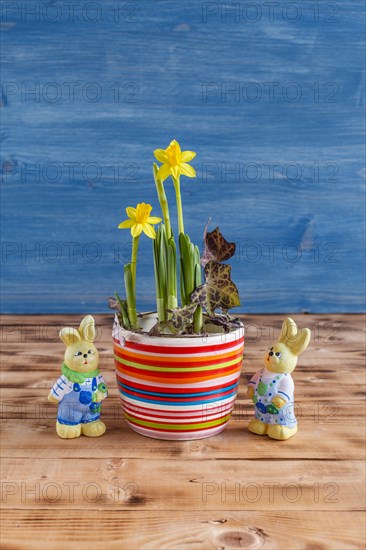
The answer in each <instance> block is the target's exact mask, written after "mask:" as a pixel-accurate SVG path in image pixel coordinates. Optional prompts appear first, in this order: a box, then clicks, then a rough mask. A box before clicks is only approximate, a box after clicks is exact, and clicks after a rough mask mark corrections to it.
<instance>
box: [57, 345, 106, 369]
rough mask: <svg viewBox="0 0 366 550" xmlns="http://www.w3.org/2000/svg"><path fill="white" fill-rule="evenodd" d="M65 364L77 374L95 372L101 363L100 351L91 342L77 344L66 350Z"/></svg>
mask: <svg viewBox="0 0 366 550" xmlns="http://www.w3.org/2000/svg"><path fill="white" fill-rule="evenodd" d="M65 363H66V365H67V366H68V367H69V368H70V369H72V370H75V371H76V372H89V371H92V370H95V369H96V368H97V367H98V363H99V355H98V351H97V349H96V347H95V346H94V344H92V343H91V342H85V341H83V340H81V341H79V342H75V344H71V346H68V347H67V348H66V350H65Z"/></svg>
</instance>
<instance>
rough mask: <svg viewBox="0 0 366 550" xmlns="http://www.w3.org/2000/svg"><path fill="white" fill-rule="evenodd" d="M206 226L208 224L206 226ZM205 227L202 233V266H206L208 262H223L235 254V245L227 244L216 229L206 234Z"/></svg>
mask: <svg viewBox="0 0 366 550" xmlns="http://www.w3.org/2000/svg"><path fill="white" fill-rule="evenodd" d="M207 225H208V224H207ZM207 225H206V228H205V232H204V237H203V238H204V245H205V247H204V251H203V254H202V258H201V263H202V265H203V266H204V265H206V264H207V262H209V261H210V260H214V261H215V262H224V261H225V260H228V259H229V258H231V257H232V256H234V254H235V249H236V244H235V243H229V242H228V241H227V240H226V239H225V238H224V237H223V236H222V234H221V233H220V229H219V228H218V227H216V229H214V230H213V231H211V232H207Z"/></svg>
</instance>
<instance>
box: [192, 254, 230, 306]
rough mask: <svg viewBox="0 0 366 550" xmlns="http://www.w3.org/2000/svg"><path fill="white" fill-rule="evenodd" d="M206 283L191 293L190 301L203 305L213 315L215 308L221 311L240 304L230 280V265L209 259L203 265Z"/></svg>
mask: <svg viewBox="0 0 366 550" xmlns="http://www.w3.org/2000/svg"><path fill="white" fill-rule="evenodd" d="M205 279H206V283H205V284H203V285H201V286H199V287H198V288H196V290H194V291H193V292H192V294H191V302H192V303H193V304H199V305H201V306H203V307H204V308H205V309H206V311H207V313H208V314H209V315H210V316H212V315H214V312H215V309H217V308H220V309H221V310H223V311H226V310H228V309H231V308H233V307H237V306H240V299H239V293H238V289H237V288H236V286H235V285H234V283H233V281H232V280H231V266H229V265H225V264H219V263H217V262H215V261H213V260H209V261H208V262H207V264H206V266H205Z"/></svg>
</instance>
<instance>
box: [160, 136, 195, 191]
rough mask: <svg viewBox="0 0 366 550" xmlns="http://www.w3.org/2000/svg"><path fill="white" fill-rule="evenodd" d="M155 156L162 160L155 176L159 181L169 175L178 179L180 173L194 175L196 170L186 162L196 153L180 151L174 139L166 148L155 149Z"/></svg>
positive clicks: (193, 176)
mask: <svg viewBox="0 0 366 550" xmlns="http://www.w3.org/2000/svg"><path fill="white" fill-rule="evenodd" d="M154 155H155V158H156V159H157V160H158V161H159V162H162V163H163V164H162V165H161V166H160V168H159V171H158V173H157V178H158V179H160V180H161V181H164V180H166V179H167V178H168V177H169V176H172V177H173V178H174V179H178V178H179V176H180V175H183V176H188V177H189V178H195V177H196V171H195V169H194V168H193V166H191V165H190V164H188V162H189V161H191V160H192V159H194V157H195V156H196V153H194V152H193V151H181V148H180V145H179V143H178V142H177V141H176V140H175V139H174V140H173V141H172V142H171V143H170V145H169V146H168V147H167V148H166V149H155V151H154Z"/></svg>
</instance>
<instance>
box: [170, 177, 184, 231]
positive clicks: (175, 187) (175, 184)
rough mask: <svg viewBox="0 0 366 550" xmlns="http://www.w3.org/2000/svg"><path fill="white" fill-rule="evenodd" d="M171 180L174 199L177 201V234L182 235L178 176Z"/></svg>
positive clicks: (181, 210)
mask: <svg viewBox="0 0 366 550" xmlns="http://www.w3.org/2000/svg"><path fill="white" fill-rule="evenodd" d="M172 178H173V183H174V189H175V198H176V201H177V214H178V233H184V223H183V208H182V197H181V194H180V176H178V177H177V178H174V177H173V176H172Z"/></svg>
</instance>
